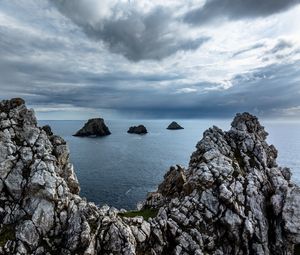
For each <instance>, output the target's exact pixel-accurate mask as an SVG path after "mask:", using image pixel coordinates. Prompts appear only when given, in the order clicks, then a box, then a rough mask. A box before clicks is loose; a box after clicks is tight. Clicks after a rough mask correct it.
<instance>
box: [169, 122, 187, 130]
mask: <svg viewBox="0 0 300 255" xmlns="http://www.w3.org/2000/svg"><path fill="white" fill-rule="evenodd" d="M167 129H170V130H178V129H183V127H182V126H180V125H179V124H178V123H177V122H175V121H173V122H172V123H170V125H169V126H168V127H167Z"/></svg>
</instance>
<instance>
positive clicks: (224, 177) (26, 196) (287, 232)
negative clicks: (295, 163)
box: [0, 99, 300, 255]
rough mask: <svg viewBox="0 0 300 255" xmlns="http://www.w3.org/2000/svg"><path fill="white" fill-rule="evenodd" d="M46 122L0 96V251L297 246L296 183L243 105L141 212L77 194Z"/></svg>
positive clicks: (240, 250)
mask: <svg viewBox="0 0 300 255" xmlns="http://www.w3.org/2000/svg"><path fill="white" fill-rule="evenodd" d="M47 130H48V129H46V131H47ZM46 131H45V130H44V129H43V128H39V127H38V126H37V122H36V119H35V116H34V112H33V110H28V109H27V108H26V106H25V105H24V101H23V100H21V99H13V100H9V101H2V102H1V103H0V190H1V193H0V254H85V255H93V254H104V255H106V254H107V255H108V254H120V255H121V254H125V255H126V254H128V255H129V254H132V255H133V254H152V255H155V254H199V255H200V254H214V255H221V254H224V255H225V254H226V255H228V254H270V255H271V254H272V255H273V254H275V255H279V254H285V255H291V254H298V253H296V251H298V250H299V243H300V189H299V187H297V186H296V185H294V184H293V183H292V181H291V172H290V170H289V169H288V168H282V167H279V166H277V164H276V157H277V151H276V149H275V148H274V146H272V145H271V146H269V145H268V144H267V143H266V137H267V133H266V132H265V130H264V128H263V127H262V126H261V125H260V124H259V122H258V120H257V118H255V117H254V116H252V115H250V114H247V113H244V114H238V115H237V116H236V117H235V119H234V121H233V123H232V128H231V130H230V131H228V132H223V131H222V130H220V129H219V128H217V127H213V128H210V129H208V130H207V131H205V132H204V137H203V139H202V140H201V141H200V142H199V143H198V144H197V150H196V151H195V152H194V153H193V155H192V157H191V161H190V164H189V168H188V169H184V168H182V167H180V166H177V167H172V168H171V169H170V170H169V172H168V173H167V174H166V175H165V179H164V181H163V182H162V184H161V185H159V188H158V190H157V192H153V193H150V194H149V195H148V197H147V200H146V201H145V202H144V203H143V207H144V209H146V208H156V209H158V213H157V215H156V216H154V217H153V218H152V219H151V218H150V219H149V220H148V221H145V220H144V219H143V217H133V218H129V217H124V216H123V217H120V215H119V211H118V210H117V209H115V208H111V207H109V206H103V207H101V208H99V207H97V206H95V205H94V204H93V203H88V202H87V201H86V200H85V199H84V198H81V197H80V196H79V195H78V194H79V190H80V189H79V184H78V181H77V178H76V175H75V173H74V170H73V166H72V165H71V163H70V162H69V150H68V147H67V145H66V143H65V141H64V140H63V139H62V138H61V137H58V136H56V135H53V134H51V133H50V132H46ZM122 212H123V211H122ZM123 215H124V214H123Z"/></svg>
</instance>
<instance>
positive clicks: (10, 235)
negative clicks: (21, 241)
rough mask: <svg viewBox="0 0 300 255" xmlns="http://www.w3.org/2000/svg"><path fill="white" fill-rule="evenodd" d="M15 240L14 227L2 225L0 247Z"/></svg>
mask: <svg viewBox="0 0 300 255" xmlns="http://www.w3.org/2000/svg"><path fill="white" fill-rule="evenodd" d="M14 239H15V227H14V225H4V226H3V227H2V229H1V232H0V247H3V246H4V245H5V244H6V242H7V241H9V240H14Z"/></svg>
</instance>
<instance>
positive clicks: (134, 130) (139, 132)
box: [127, 125, 148, 135]
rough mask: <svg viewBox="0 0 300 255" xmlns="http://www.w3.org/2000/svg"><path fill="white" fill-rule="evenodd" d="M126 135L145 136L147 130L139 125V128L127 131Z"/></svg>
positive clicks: (134, 127) (131, 128)
mask: <svg viewBox="0 0 300 255" xmlns="http://www.w3.org/2000/svg"><path fill="white" fill-rule="evenodd" d="M127 133H129V134H138V135H143V134H147V133H148V131H147V129H146V127H145V126H144V125H139V126H133V127H130V128H129V129H128V131H127Z"/></svg>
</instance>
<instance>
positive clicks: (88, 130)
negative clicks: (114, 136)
mask: <svg viewBox="0 0 300 255" xmlns="http://www.w3.org/2000/svg"><path fill="white" fill-rule="evenodd" d="M110 134H111V133H110V131H109V129H108V127H107V126H106V125H105V123H104V119H102V118H96V119H89V120H88V122H87V123H85V124H84V126H83V128H81V129H80V130H79V131H77V133H76V134H75V135H74V136H106V135H110Z"/></svg>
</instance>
